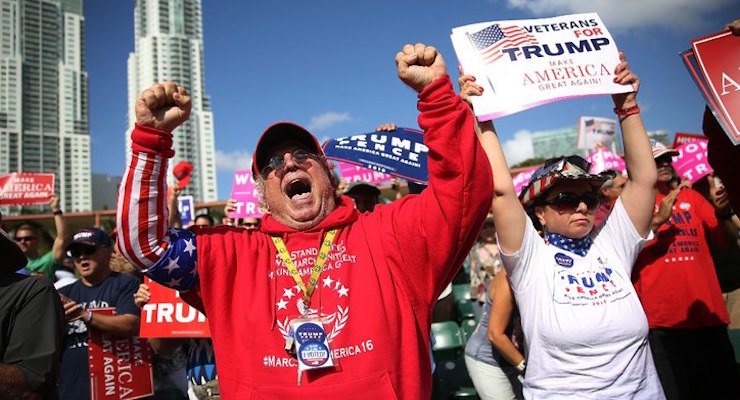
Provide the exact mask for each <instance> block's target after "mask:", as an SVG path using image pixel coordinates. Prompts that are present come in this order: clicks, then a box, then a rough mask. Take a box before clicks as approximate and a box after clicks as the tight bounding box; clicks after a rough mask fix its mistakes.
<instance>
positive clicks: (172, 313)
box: [141, 303, 206, 324]
mask: <svg viewBox="0 0 740 400" xmlns="http://www.w3.org/2000/svg"><path fill="white" fill-rule="evenodd" d="M141 310H142V311H143V312H144V321H146V323H148V324H150V323H152V322H153V321H155V320H156V323H158V324H161V323H165V322H173V321H174V322H181V323H189V322H193V321H194V320H196V319H197V321H198V322H205V320H206V317H205V315H203V314H202V313H200V312H198V310H196V309H195V308H193V307H191V306H189V305H187V304H183V303H177V304H172V303H157V304H152V303H149V304H145V305H144V307H143V308H142V309H141ZM186 311H187V314H186V313H185V312H186Z"/></svg>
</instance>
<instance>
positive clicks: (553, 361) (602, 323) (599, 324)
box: [501, 199, 665, 400]
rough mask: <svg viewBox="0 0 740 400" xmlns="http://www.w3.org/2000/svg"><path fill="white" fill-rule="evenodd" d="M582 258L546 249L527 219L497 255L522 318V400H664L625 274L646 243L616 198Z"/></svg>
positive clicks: (641, 318) (644, 327)
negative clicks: (519, 237)
mask: <svg viewBox="0 0 740 400" xmlns="http://www.w3.org/2000/svg"><path fill="white" fill-rule="evenodd" d="M593 234H595V236H594V237H593V245H592V246H591V249H590V250H589V252H588V254H586V256H585V257H581V256H579V255H577V254H575V253H572V252H569V251H567V250H562V249H560V248H558V247H555V246H552V245H548V244H545V242H544V240H543V239H542V238H540V237H539V236H538V235H537V231H536V230H535V229H534V227H533V226H532V222H531V221H529V218H527V227H526V230H525V233H524V240H523V241H522V247H521V249H519V251H518V252H516V253H514V254H505V253H504V252H503V251H501V258H502V260H503V263H504V267H505V268H506V272H507V273H508V275H509V280H510V282H511V287H512V289H513V291H514V294H515V297H516V301H517V304H518V306H519V312H520V313H521V316H522V328H523V330H524V339H525V343H526V344H525V347H526V352H527V357H528V359H527V372H526V375H525V379H524V397H525V398H528V399H564V398H567V399H628V398H629V399H633V398H634V399H650V400H654V399H664V398H665V395H664V394H663V388H662V386H661V384H660V381H659V380H658V375H657V373H656V371H655V365H654V364H653V357H652V355H651V353H650V347H649V345H648V339H647V334H648V323H647V317H645V311H644V310H643V309H642V305H641V304H640V299H639V298H638V297H637V294H636V293H635V289H634V287H633V286H632V282H631V279H630V275H631V273H632V266H633V264H634V262H635V259H636V258H637V254H638V253H639V252H640V250H641V249H642V247H643V246H644V245H645V243H647V242H648V241H649V240H651V239H652V233H650V235H649V237H648V238H647V239H643V238H642V237H640V235H639V233H638V232H637V230H636V229H635V227H634V225H633V224H632V221H630V219H629V217H628V216H627V212H626V211H625V209H624V206H623V205H622V201H621V199H620V200H617V202H616V204H615V205H614V209H613V210H612V213H611V215H610V216H609V217H608V218H607V220H606V223H605V224H604V225H603V227H602V229H601V230H600V231H599V232H592V235H593Z"/></svg>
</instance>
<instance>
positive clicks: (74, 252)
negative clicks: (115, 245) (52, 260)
mask: <svg viewBox="0 0 740 400" xmlns="http://www.w3.org/2000/svg"><path fill="white" fill-rule="evenodd" d="M96 251H98V247H97V246H77V247H73V248H71V249H69V251H67V255H69V256H70V257H72V258H79V257H82V256H83V255H84V256H91V255H93V254H95V252H96Z"/></svg>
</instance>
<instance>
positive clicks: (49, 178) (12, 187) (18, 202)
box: [0, 172, 54, 206]
mask: <svg viewBox="0 0 740 400" xmlns="http://www.w3.org/2000/svg"><path fill="white" fill-rule="evenodd" d="M53 194H54V174H37V173H31V172H14V173H12V174H7V175H0V206H23V205H28V204H47V203H49V200H51V196H52V195H53Z"/></svg>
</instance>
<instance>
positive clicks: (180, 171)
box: [172, 161, 193, 189]
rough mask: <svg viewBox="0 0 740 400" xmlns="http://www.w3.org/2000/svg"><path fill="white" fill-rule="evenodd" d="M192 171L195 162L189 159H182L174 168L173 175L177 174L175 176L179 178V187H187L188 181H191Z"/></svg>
mask: <svg viewBox="0 0 740 400" xmlns="http://www.w3.org/2000/svg"><path fill="white" fill-rule="evenodd" d="M192 173H193V164H191V163H189V162H187V161H180V162H179V163H177V165H175V168H173V169H172V175H175V178H177V187H179V188H180V189H185V187H186V186H187V185H188V183H190V175H191V174H192Z"/></svg>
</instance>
